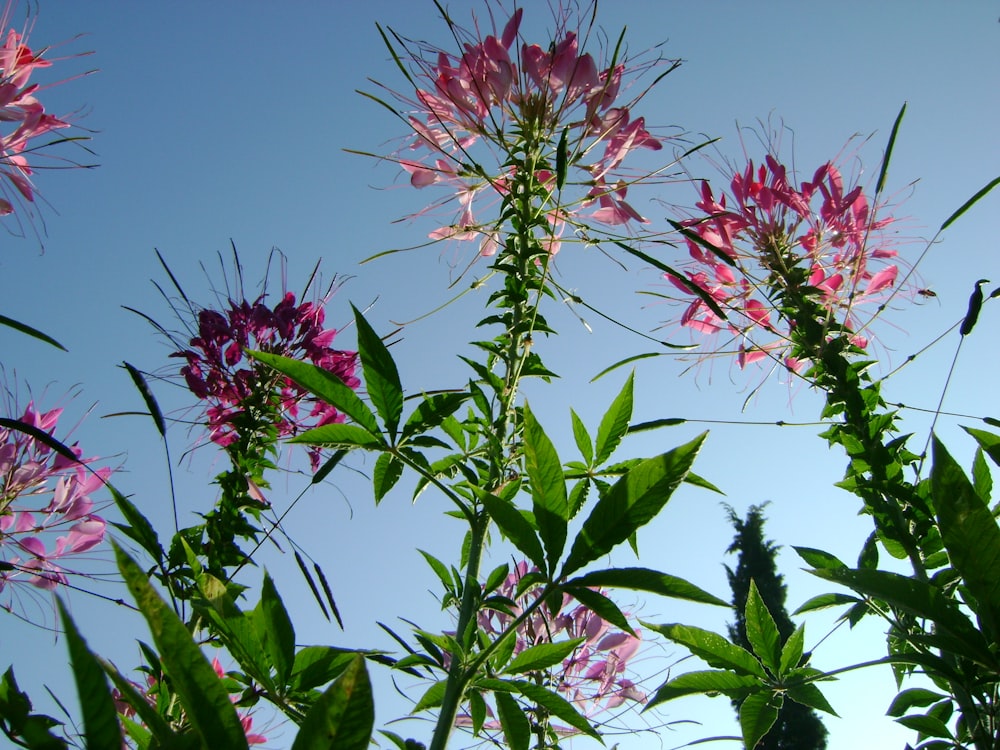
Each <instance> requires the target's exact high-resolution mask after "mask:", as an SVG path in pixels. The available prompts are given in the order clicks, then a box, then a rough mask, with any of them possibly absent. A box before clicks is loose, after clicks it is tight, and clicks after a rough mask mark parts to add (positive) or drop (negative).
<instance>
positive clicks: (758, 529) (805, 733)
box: [726, 503, 826, 750]
mask: <svg viewBox="0 0 1000 750" xmlns="http://www.w3.org/2000/svg"><path fill="white" fill-rule="evenodd" d="M765 504H766V503H765ZM728 510H729V520H730V521H731V522H732V524H733V528H734V529H735V530H736V536H735V537H734V539H733V543H732V544H731V545H730V546H729V549H728V550H726V551H727V552H729V553H734V552H738V553H739V560H738V562H737V564H736V570H735V571H734V570H733V569H732V568H730V567H729V566H728V565H727V566H726V574H727V575H728V576H729V586H730V588H731V589H732V591H733V611H734V612H735V614H736V622H735V623H734V624H732V625H730V626H729V638H730V640H732V642H733V643H736V644H738V645H739V646H742V647H743V648H745V649H749V648H750V643H749V641H747V630H746V619H745V617H744V615H743V612H744V610H745V609H746V603H747V595H748V594H749V592H750V581H751V580H753V581H754V582H755V583H756V584H757V590H758V591H759V592H760V596H761V599H763V600H764V604H766V605H767V608H768V610H769V611H770V612H771V616H772V617H774V621H775V623H776V624H777V626H778V632H779V633H780V634H781V639H782V641H784V640H786V639H787V638H788V636H790V635H791V634H792V632H794V630H795V625H794V623H792V620H791V618H790V617H789V616H788V612H787V610H786V609H785V594H786V591H785V584H784V576H782V575H781V574H780V573H778V569H777V564H776V557H777V553H778V549H779V548H778V547H777V546H776V545H775V544H774V543H773V542H771V541H770V540H767V539H765V538H764V522H765V520H766V519H765V517H764V512H763V511H764V506H763V505H753V506H751V507H750V510H749V511H748V512H747V517H746V518H745V519H743V520H741V519H740V517H739V516H737V515H736V511H735V510H733V509H732V508H729V509H728ZM755 750H826V727H824V726H823V722H822V721H820V718H819V716H817V715H816V712H815V711H813V710H812V709H811V708H809V707H808V706H803V705H802V704H801V703H796V702H795V701H793V700H790V699H787V698H786V699H785V703H784V705H783V706H782V708H781V711H780V712H779V713H778V720H777V721H776V722H775V723H774V726H773V727H771V730H770V731H769V732H768V733H767V734H766V735H764V738H763V739H762V740H761V741H760V743H759V744H758V745H757V747H756V748H755Z"/></svg>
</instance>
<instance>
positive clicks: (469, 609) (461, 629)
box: [430, 511, 489, 750]
mask: <svg viewBox="0 0 1000 750" xmlns="http://www.w3.org/2000/svg"><path fill="white" fill-rule="evenodd" d="M488 524H489V517H488V516H487V515H486V512H485V511H480V513H479V515H477V516H476V518H475V519H474V520H473V521H472V524H471V526H472V528H471V529H470V531H471V541H470V544H469V560H468V563H467V564H466V566H465V585H464V588H463V590H462V604H461V608H460V609H459V612H458V626H457V629H456V631H455V637H456V640H458V642H459V643H461V644H462V646H463V652H464V650H465V649H467V648H469V647H471V646H472V644H471V643H467V642H466V638H465V635H466V633H467V631H468V629H469V627H470V625H472V624H473V620H474V619H475V617H476V614H477V612H478V610H479V599H480V591H479V565H480V562H481V561H482V554H483V547H484V544H485V540H486V527H487V525H488ZM472 674H473V673H472V672H471V671H470V670H469V669H468V665H467V664H466V662H465V658H464V653H463V654H453V655H452V661H451V668H450V669H449V670H448V680H447V683H446V685H445V691H444V698H443V699H442V701H441V711H440V713H439V714H438V720H437V725H436V726H435V728H434V736H433V737H432V738H431V745H430V750H444V748H445V747H446V746H447V745H448V738H449V737H450V736H451V730H452V728H453V727H454V726H455V719H456V717H457V716H458V709H459V706H461V704H462V698H463V697H464V695H465V688H466V687H468V683H469V679H470V677H471V675H472Z"/></svg>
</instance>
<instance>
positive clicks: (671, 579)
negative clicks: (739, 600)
mask: <svg viewBox="0 0 1000 750" xmlns="http://www.w3.org/2000/svg"><path fill="white" fill-rule="evenodd" d="M566 585H567V586H587V587H592V588H614V589H629V590H631V591H645V592H646V593H649V594H659V595H660V596H669V597H671V598H673V599H686V600H687V601H692V602H700V603H701V604H715V605H717V606H719V607H728V606H730V605H729V602H726V601H723V600H722V599H720V598H719V597H717V596H713V595H712V594H710V593H708V592H707V591H704V590H702V589H700V588H698V587H697V586H695V585H694V584H693V583H690V582H688V581H685V580H684V579H683V578H678V577H677V576H672V575H667V574H666V573H661V572H659V571H658V570H650V569H649V568H609V569H607V570H595V571H592V572H590V573H584V574H583V575H582V576H579V577H577V578H574V579H573V580H571V581H567V582H566Z"/></svg>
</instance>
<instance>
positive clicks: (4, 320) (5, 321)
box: [0, 315, 69, 352]
mask: <svg viewBox="0 0 1000 750" xmlns="http://www.w3.org/2000/svg"><path fill="white" fill-rule="evenodd" d="M0 325H2V326H7V327H8V328H13V329H14V330H15V331H20V332H21V333H26V334H28V335H29V336H32V337H34V338H36V339H38V340H39V341H44V342H45V343H46V344H51V345H52V346H54V347H55V348H56V349H62V350H63V351H64V352H68V351H69V349H67V348H66V347H65V346H63V345H62V344H60V343H59V342H58V341H56V340H55V339H54V338H52V337H51V336H49V335H48V334H45V333H42V332H41V331H39V330H38V329H37V328H32V327H31V326H29V325H27V324H25V323H19V322H18V321H16V320H13V319H11V318H8V317H7V316H6V315H0Z"/></svg>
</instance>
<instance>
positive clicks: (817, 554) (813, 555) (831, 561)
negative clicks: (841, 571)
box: [792, 547, 847, 569]
mask: <svg viewBox="0 0 1000 750" xmlns="http://www.w3.org/2000/svg"><path fill="white" fill-rule="evenodd" d="M792 549H793V550H795V552H796V553H797V554H798V556H799V557H801V558H802V559H803V560H805V561H806V562H807V563H808V564H809V565H812V566H813V567H814V568H820V569H836V568H846V567H847V565H845V564H844V563H842V562H841V561H840V560H839V559H838V558H837V557H835V556H834V555H831V554H830V553H829V552H824V551H823V550H821V549H812V548H811V547H792Z"/></svg>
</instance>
